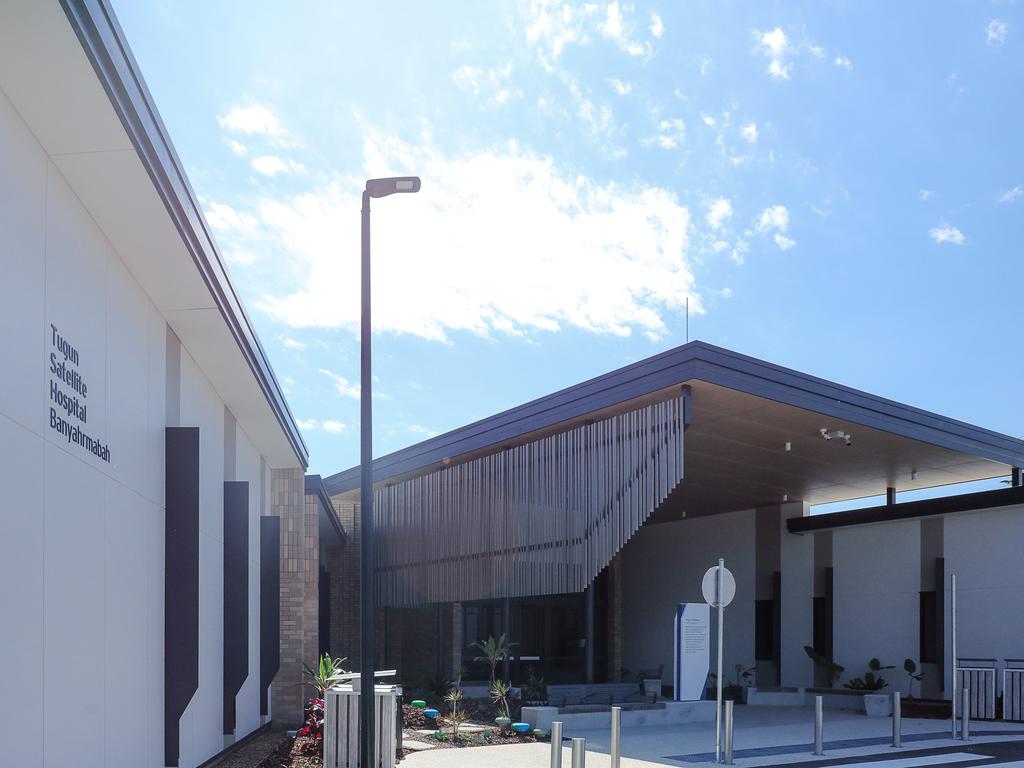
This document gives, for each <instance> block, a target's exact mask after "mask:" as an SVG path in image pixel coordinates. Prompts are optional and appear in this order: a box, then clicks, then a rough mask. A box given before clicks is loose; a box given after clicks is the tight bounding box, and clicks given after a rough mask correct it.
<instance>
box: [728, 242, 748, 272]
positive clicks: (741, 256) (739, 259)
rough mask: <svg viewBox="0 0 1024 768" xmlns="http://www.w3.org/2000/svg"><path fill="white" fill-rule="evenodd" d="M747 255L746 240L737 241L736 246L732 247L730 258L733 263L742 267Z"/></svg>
mask: <svg viewBox="0 0 1024 768" xmlns="http://www.w3.org/2000/svg"><path fill="white" fill-rule="evenodd" d="M748 253H750V244H749V243H748V242H747V241H746V240H737V241H736V245H735V246H733V249H732V254H731V258H732V260H733V261H734V262H736V263H737V264H739V265H740V266H743V264H744V263H745V262H746V260H747V254H748Z"/></svg>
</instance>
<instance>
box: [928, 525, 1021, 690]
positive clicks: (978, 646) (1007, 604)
mask: <svg viewBox="0 0 1024 768" xmlns="http://www.w3.org/2000/svg"><path fill="white" fill-rule="evenodd" d="M944 522H945V530H944V531H943V544H944V550H945V552H944V554H945V558H946V563H945V565H946V604H945V611H946V616H947V617H948V616H949V610H950V605H949V575H950V574H954V573H955V574H956V583H957V654H958V655H959V656H960V657H961V658H983V659H992V658H994V659H998V660H1000V665H1001V663H1002V660H1004V659H1008V658H1009V659H1022V658H1024V568H1021V547H1022V545H1024V507H1021V506H1017V507H1005V508H1003V509H994V510H987V511H982V512H968V513H963V514H959V515H951V516H949V517H947V518H945V520H944ZM945 632H946V642H945V652H946V656H945V665H946V666H945V669H946V670H949V669H950V665H951V659H952V646H951V643H950V622H949V620H948V618H947V620H946V622H945ZM944 678H945V683H946V695H947V696H948V695H949V672H948V671H947V672H946V673H945V675H944ZM999 684H1000V685H1001V684H1002V681H1001V680H1000V681H999Z"/></svg>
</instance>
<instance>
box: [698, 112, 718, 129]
mask: <svg viewBox="0 0 1024 768" xmlns="http://www.w3.org/2000/svg"><path fill="white" fill-rule="evenodd" d="M700 119H701V120H703V121H704V125H706V126H707V127H708V128H714V127H715V118H713V117H712V116H711V115H705V114H701V116H700Z"/></svg>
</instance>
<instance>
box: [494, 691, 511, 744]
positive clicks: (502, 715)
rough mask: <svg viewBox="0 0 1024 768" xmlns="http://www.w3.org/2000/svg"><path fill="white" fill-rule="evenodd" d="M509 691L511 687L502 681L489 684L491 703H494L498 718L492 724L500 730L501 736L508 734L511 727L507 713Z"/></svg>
mask: <svg viewBox="0 0 1024 768" xmlns="http://www.w3.org/2000/svg"><path fill="white" fill-rule="evenodd" d="M511 689H512V686H511V685H509V684H508V683H506V682H505V681H504V680H495V681H494V682H493V683H491V701H493V702H494V706H495V708H496V709H497V710H498V716H497V717H496V718H494V722H495V723H497V725H498V727H499V728H501V732H502V734H506V733H508V729H509V727H510V726H511V725H512V717H511V716H510V714H509V711H508V694H509V691H510V690H511Z"/></svg>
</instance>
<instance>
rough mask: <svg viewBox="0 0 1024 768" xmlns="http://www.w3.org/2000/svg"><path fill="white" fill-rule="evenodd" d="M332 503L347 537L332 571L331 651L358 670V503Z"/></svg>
mask: <svg viewBox="0 0 1024 768" xmlns="http://www.w3.org/2000/svg"><path fill="white" fill-rule="evenodd" d="M332 502H333V503H334V509H335V510H336V511H337V513H338V519H339V520H340V521H341V526H342V527H343V528H344V529H345V533H346V534H347V535H348V540H347V541H346V542H345V546H344V548H343V549H342V551H341V559H340V562H339V563H338V568H337V570H336V571H335V570H332V571H331V653H333V654H334V655H335V656H345V657H347V658H348V662H347V663H346V666H347V667H348V668H349V669H359V668H360V666H359V663H360V653H359V560H360V558H359V535H360V531H361V530H362V526H361V525H360V524H359V505H358V504H356V503H353V502H350V501H342V500H340V499H332Z"/></svg>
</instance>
